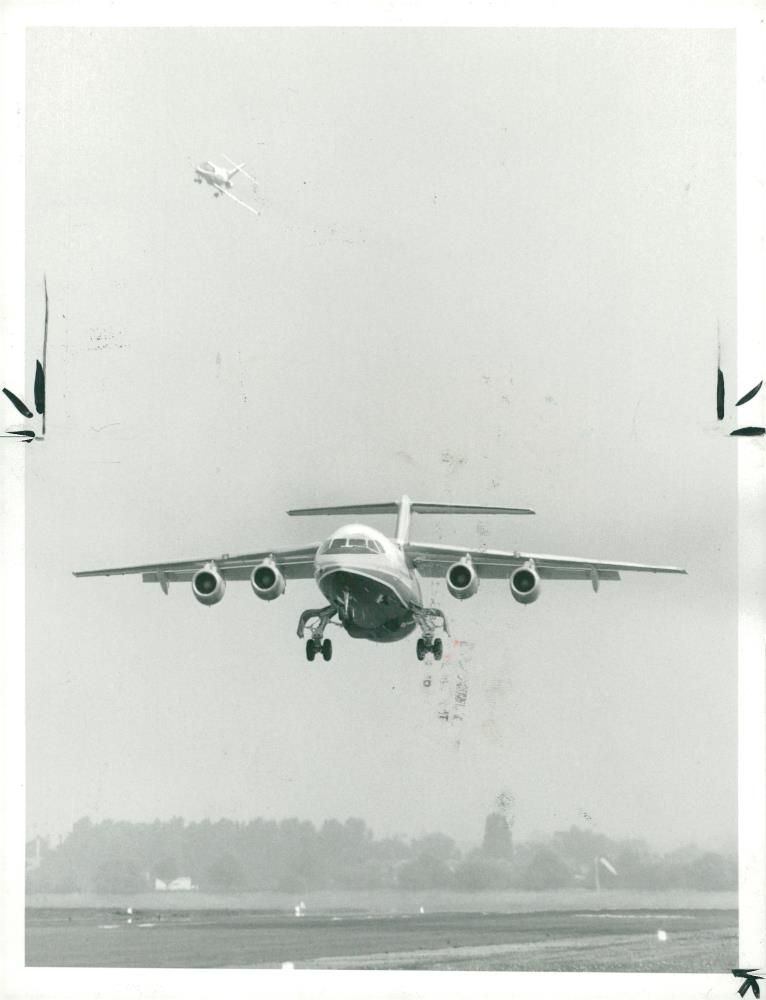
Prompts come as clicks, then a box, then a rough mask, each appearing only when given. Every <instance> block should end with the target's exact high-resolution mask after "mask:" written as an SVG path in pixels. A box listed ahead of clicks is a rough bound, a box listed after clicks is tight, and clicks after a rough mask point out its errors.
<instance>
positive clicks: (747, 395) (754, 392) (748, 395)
mask: <svg viewBox="0 0 766 1000" xmlns="http://www.w3.org/2000/svg"><path fill="white" fill-rule="evenodd" d="M762 385H763V379H761V381H760V382H759V383H758V385H757V386H755V388H754V389H751V390H750V392H746V393H745V395H744V396H743V397H742V399H738V400H737V402H736V404H735V405H736V406H742V404H743V403H747V402H749V401H750V400H751V399H752V398H753V396H757V395H758V393H759V392H760V391H761V386H762Z"/></svg>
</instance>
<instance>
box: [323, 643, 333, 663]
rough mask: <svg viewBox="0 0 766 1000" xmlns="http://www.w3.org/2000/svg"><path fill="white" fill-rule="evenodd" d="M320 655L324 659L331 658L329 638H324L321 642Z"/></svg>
mask: <svg viewBox="0 0 766 1000" xmlns="http://www.w3.org/2000/svg"><path fill="white" fill-rule="evenodd" d="M322 656H323V657H324V658H325V660H331V659H332V642H331V641H330V640H329V639H325V641H324V642H323V643H322Z"/></svg>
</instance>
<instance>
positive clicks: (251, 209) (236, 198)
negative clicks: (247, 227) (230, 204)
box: [215, 184, 261, 215]
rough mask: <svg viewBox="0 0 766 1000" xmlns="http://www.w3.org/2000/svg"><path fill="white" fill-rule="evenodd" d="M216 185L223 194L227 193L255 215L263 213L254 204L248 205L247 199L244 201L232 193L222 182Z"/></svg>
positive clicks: (228, 196)
mask: <svg viewBox="0 0 766 1000" xmlns="http://www.w3.org/2000/svg"><path fill="white" fill-rule="evenodd" d="M215 186H216V187H217V188H218V190H219V191H220V192H221V194H225V195H226V197H227V198H231V200H232V201H236V203H237V204H238V205H241V206H242V207H243V208H246V209H247V210H248V212H252V213H253V215H260V214H261V213H260V212H259V211H258V209H257V208H253V206H252V205H248V204H247V202H246V201H242V199H241V198H238V197H237V196H236V195H235V194H232V193H231V191H228V190H227V189H226V188H225V187H221V185H220V184H216V185H215Z"/></svg>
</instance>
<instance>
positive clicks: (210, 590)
mask: <svg viewBox="0 0 766 1000" xmlns="http://www.w3.org/2000/svg"><path fill="white" fill-rule="evenodd" d="M191 585H192V593H193V594H194V596H195V597H196V598H197V600H198V601H199V602H200V604H218V602H219V601H220V600H222V599H223V595H224V594H225V593H226V581H225V580H224V578H223V577H222V576H221V574H220V573H219V572H218V570H217V568H216V566H215V563H208V564H207V565H206V566H203V567H202V569H198V570H197V572H196V573H195V574H194V576H193V577H192V581H191Z"/></svg>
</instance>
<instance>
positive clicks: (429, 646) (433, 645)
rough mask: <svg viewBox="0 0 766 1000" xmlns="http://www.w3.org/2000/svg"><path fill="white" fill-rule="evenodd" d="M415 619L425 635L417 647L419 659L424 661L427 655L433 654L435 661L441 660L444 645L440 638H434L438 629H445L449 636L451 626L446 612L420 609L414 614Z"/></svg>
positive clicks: (434, 609)
mask: <svg viewBox="0 0 766 1000" xmlns="http://www.w3.org/2000/svg"><path fill="white" fill-rule="evenodd" d="M413 617H414V618H415V621H416V622H417V623H418V625H419V626H420V630H421V631H422V633H423V634H422V635H421V637H420V638H419V639H418V641H417V645H416V647H415V651H416V652H417V655H418V659H419V660H421V661H422V660H424V659H425V658H426V654H427V653H432V654H433V658H434V659H435V660H440V659H441V658H442V653H443V652H444V645H443V643H442V640H441V639H440V638H438V637H435V636H434V632H435V631H436V629H437V628H443V629H444V631H445V632H446V633H447V635H449V626H448V625H447V619H446V618H445V616H444V612H443V611H440V610H439V608H420V609H419V610H417V611H414V612H413Z"/></svg>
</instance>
